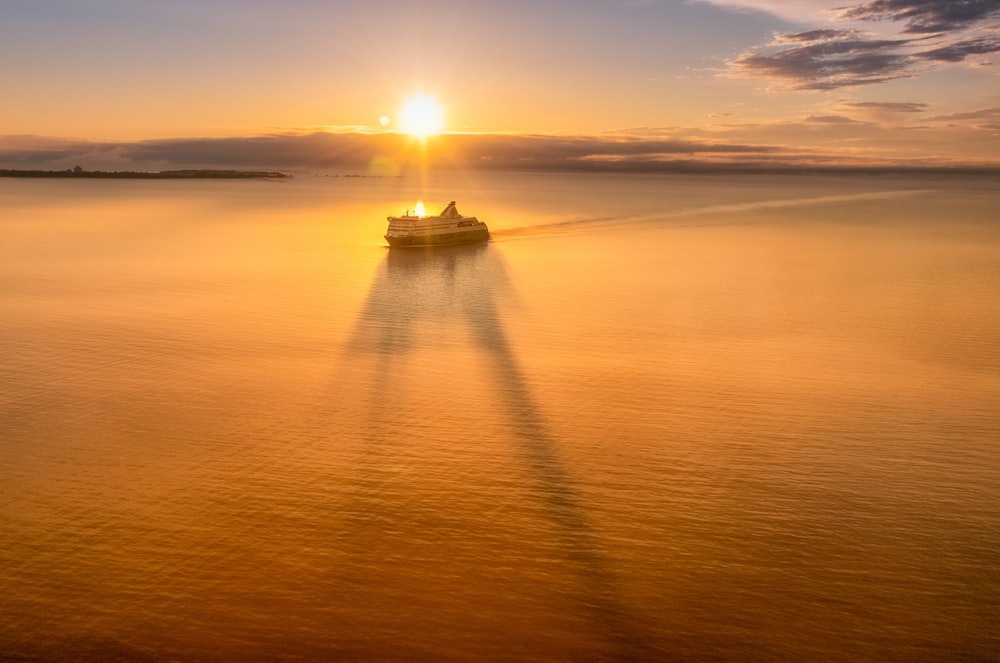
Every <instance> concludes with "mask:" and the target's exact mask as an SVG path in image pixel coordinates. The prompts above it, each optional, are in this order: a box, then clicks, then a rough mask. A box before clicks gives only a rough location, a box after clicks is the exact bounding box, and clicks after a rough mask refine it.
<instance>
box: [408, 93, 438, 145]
mask: <svg viewBox="0 0 1000 663" xmlns="http://www.w3.org/2000/svg"><path fill="white" fill-rule="evenodd" d="M399 124H400V127H401V128H402V130H403V131H405V132H406V133H408V134H410V135H411V136H416V137H418V138H426V137H427V136H430V135H431V134H436V133H437V132H439V131H441V129H442V128H443V127H444V112H443V111H442V110H441V107H440V106H438V105H437V102H435V101H434V100H433V99H429V98H427V97H414V98H412V99H410V100H409V101H407V102H406V103H405V104H404V105H403V109H402V110H401V111H400V114H399Z"/></svg>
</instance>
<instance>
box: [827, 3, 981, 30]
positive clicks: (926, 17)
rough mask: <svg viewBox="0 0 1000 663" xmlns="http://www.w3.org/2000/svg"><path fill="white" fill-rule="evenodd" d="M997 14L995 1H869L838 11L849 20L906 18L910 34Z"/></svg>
mask: <svg viewBox="0 0 1000 663" xmlns="http://www.w3.org/2000/svg"><path fill="white" fill-rule="evenodd" d="M997 15H1000V4H998V3H997V0H871V2H866V3H864V4H861V5H857V6H855V7H847V8H845V9H844V10H843V11H842V12H841V13H840V16H841V17H842V18H845V19H851V20H867V21H871V20H890V21H905V22H906V27H905V28H904V30H903V32H905V33H910V34H930V33H940V32H955V31H957V30H961V29H964V28H966V27H969V26H972V25H974V24H976V23H979V22H981V21H984V20H986V19H988V18H990V17H993V16H997Z"/></svg>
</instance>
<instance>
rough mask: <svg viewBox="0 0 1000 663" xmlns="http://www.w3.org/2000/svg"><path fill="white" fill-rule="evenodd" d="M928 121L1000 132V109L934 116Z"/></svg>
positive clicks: (984, 109)
mask: <svg viewBox="0 0 1000 663" xmlns="http://www.w3.org/2000/svg"><path fill="white" fill-rule="evenodd" d="M928 120H929V121H932V122H947V123H961V124H964V125H967V126H972V127H974V128H976V129H984V130H986V131H1000V107H997V108H983V109H980V110H975V111H968V112H965V113H951V114H949V115H935V116H934V117H931V118H928Z"/></svg>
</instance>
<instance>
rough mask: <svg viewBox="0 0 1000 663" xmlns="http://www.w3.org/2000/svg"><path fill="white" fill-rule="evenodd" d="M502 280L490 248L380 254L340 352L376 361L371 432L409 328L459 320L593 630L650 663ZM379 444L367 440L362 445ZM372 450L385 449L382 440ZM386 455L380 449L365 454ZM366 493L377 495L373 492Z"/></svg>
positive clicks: (412, 332) (407, 346) (412, 340)
mask: <svg viewBox="0 0 1000 663" xmlns="http://www.w3.org/2000/svg"><path fill="white" fill-rule="evenodd" d="M509 288H510V282H509V278H508V276H507V273H506V269H505V266H504V262H503V260H502V258H501V256H500V255H499V253H498V251H497V250H496V249H495V248H491V247H490V245H489V244H485V243H484V244H477V245H469V246H456V247H437V248H434V249H396V250H388V251H387V256H386V259H385V261H384V263H383V265H382V266H381V268H380V270H379V273H378V274H377V275H376V278H375V280H374V282H373V284H372V287H371V289H370V290H369V294H368V298H367V300H366V302H365V305H364V308H363V309H362V311H361V314H360V315H359V318H358V321H357V323H356V325H355V328H354V332H353V334H352V336H351V338H350V340H349V343H348V352H350V353H366V354H372V353H374V354H375V355H376V364H375V366H376V368H375V372H376V375H375V376H373V377H374V381H373V383H372V403H373V408H372V412H371V414H370V416H369V424H368V425H369V427H372V428H373V429H377V428H380V427H381V426H383V425H384V424H382V423H381V422H382V419H383V414H382V413H381V412H380V411H377V409H376V408H377V404H378V403H379V402H380V398H379V395H380V394H387V393H393V392H392V389H393V388H394V387H396V388H401V387H402V385H396V384H394V383H395V382H396V381H398V380H400V377H399V374H400V373H402V372H403V370H404V369H403V366H404V365H405V355H406V353H408V352H409V351H410V350H411V349H413V348H414V347H415V344H416V346H419V344H420V343H421V342H424V341H423V339H422V338H420V336H419V335H418V333H417V330H416V329H415V326H416V325H417V324H419V323H420V322H421V321H423V320H427V319H430V320H443V319H445V318H449V319H457V320H458V321H460V322H462V323H463V324H465V325H466V326H467V327H468V328H469V330H470V332H471V337H472V339H473V340H474V342H475V343H476V345H477V347H478V348H480V349H481V350H482V351H483V352H484V354H485V357H486V358H487V360H488V362H489V366H490V367H491V371H490V373H491V376H492V378H493V379H494V381H495V383H496V387H497V388H498V390H499V392H500V402H501V404H502V405H503V411H504V414H505V416H506V418H507V419H508V421H509V423H510V425H511V427H512V429H513V430H514V431H515V433H516V437H517V439H518V440H519V442H520V451H521V455H522V457H523V461H524V469H525V479H526V480H527V482H528V484H529V485H530V486H531V487H532V488H533V489H534V492H536V493H537V494H539V495H540V496H541V499H542V500H543V501H544V504H543V507H544V510H545V513H546V514H547V516H548V519H549V521H550V523H551V526H552V530H553V534H554V536H555V537H556V540H557V541H558V545H559V547H560V549H561V550H562V553H563V555H564V560H565V562H566V563H568V564H569V565H571V568H570V569H569V570H570V571H571V572H572V573H575V574H576V575H577V576H578V578H579V584H580V587H581V596H579V597H578V598H579V601H580V603H581V604H582V605H584V606H586V609H587V610H588V612H589V614H590V619H591V620H592V621H593V623H594V626H595V627H596V630H598V631H600V632H601V633H602V635H603V637H604V638H605V639H606V640H607V641H608V645H609V646H610V647H611V648H612V649H613V650H614V656H615V658H618V659H644V658H649V656H650V651H649V650H648V648H647V645H646V643H645V642H644V641H645V638H643V637H642V636H641V634H640V633H639V630H640V629H639V627H638V624H636V622H635V621H634V619H633V618H632V617H631V616H630V615H629V614H628V612H627V611H626V610H625V607H624V606H623V604H622V601H621V600H620V598H619V597H618V594H619V592H618V590H617V583H616V582H615V579H614V577H613V574H612V573H611V572H610V569H609V567H608V563H607V561H606V560H605V559H604V557H603V556H602V554H601V553H600V550H599V545H598V542H597V540H596V539H595V537H594V535H593V533H592V532H591V529H590V527H589V526H588V524H587V519H586V514H585V511H584V508H583V506H582V505H581V503H580V500H579V498H578V497H577V495H576V492H575V490H574V488H573V485H572V482H571V480H570V478H569V477H568V475H567V473H566V471H565V469H564V467H563V464H562V463H561V461H560V459H559V456H558V454H557V452H556V448H555V447H556V445H555V443H554V439H553V438H552V435H551V434H550V433H549V431H548V430H547V428H546V426H545V423H544V420H543V417H542V415H541V414H540V412H539V408H538V406H537V405H536V403H535V400H534V398H533V397H532V394H531V388H530V386H529V384H528V381H527V380H526V379H525V377H524V374H523V372H522V369H521V366H520V364H519V362H518V360H517V356H516V354H515V352H514V349H513V348H512V346H511V343H510V340H509V338H508V335H507V332H506V330H505V329H504V325H503V321H502V319H501V317H500V314H499V308H498V307H499V305H500V302H499V300H500V298H501V295H503V294H504V292H505V291H507V290H509ZM376 438H378V439H385V438H383V437H381V436H375V435H372V437H371V438H370V439H369V443H371V444H375V442H374V440H375V439H376ZM380 444H382V445H384V444H385V442H381V443H380ZM372 451H374V452H376V453H375V455H377V456H382V457H385V456H386V455H387V454H386V450H385V449H372ZM369 488H372V489H377V483H376V484H370V485H369Z"/></svg>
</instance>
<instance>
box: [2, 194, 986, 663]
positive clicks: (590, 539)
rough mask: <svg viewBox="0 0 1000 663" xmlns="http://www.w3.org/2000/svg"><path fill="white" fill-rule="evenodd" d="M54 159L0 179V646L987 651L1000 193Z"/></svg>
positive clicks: (139, 652)
mask: <svg viewBox="0 0 1000 663" xmlns="http://www.w3.org/2000/svg"><path fill="white" fill-rule="evenodd" d="M477 177H478V179H477ZM80 184H81V183H79V182H64V183H59V182H43V183H39V182H33V183H24V184H22V183H17V186H13V185H11V184H10V183H8V182H0V204H3V206H4V207H3V208H4V210H5V212H6V213H5V215H4V217H3V219H0V240H2V241H0V350H2V353H3V359H4V360H3V362H2V363H0V417H2V423H3V438H2V446H0V486H2V487H0V497H2V498H3V504H4V506H3V508H2V510H0V587H2V588H3V592H2V593H0V652H3V655H4V656H10V657H15V658H17V657H22V658H29V659H32V658H41V659H56V660H58V659H73V660H81V659H83V660H87V659H90V660H102V659H107V658H109V657H110V658H115V657H117V658H144V657H145V658H150V657H152V658H157V657H160V658H177V659H190V658H204V657H206V656H217V657H221V658H227V659H242V658H268V659H271V658H365V659H369V658H376V659H382V660H398V659H400V658H403V659H412V658H424V657H434V658H461V659H468V658H517V659H525V660H567V659H570V660H593V659H606V660H616V659H622V658H637V659H655V658H694V659H717V660H734V659H746V658H750V659H766V660H809V659H811V660H828V659H831V658H833V659H892V658H947V659H953V658H963V657H965V658H989V657H990V656H993V655H995V653H996V652H997V651H998V649H1000V641H998V640H997V636H996V634H997V633H998V632H1000V623H998V622H997V619H998V617H997V616H998V615H1000V604H998V600H997V597H998V596H1000V586H998V579H997V575H996V574H995V572H994V570H995V567H996V561H997V560H996V555H995V553H994V552H993V551H995V550H996V549H997V548H998V547H1000V539H998V536H997V532H998V531H1000V522H998V516H997V512H996V509H995V504H996V502H997V499H998V497H1000V467H998V465H997V463H996V461H995V458H996V457H997V452H998V451H1000V448H998V440H1000V419H998V415H997V413H996V408H995V405H996V402H997V401H998V397H1000V377H998V376H1000V351H998V348H1000V343H998V342H997V341H998V340H1000V339H998V338H997V331H996V330H997V329H1000V304H998V302H1000V297H997V293H998V292H1000V276H998V275H1000V235H998V229H997V228H996V226H995V223H993V219H995V218H998V216H1000V200H998V196H997V195H996V193H995V192H993V191H992V190H991V189H990V188H989V187H987V186H979V185H978V184H976V183H975V182H969V183H958V182H954V181H952V182H939V181H933V180H920V181H906V180H901V179H892V180H887V181H871V180H865V181H858V180H853V179H842V180H841V179H836V178H711V177H691V178H679V179H678V178H648V177H642V178H619V177H594V176H578V177H556V176H545V177H541V176H531V177H526V176H516V175H497V176H495V177H494V176H491V177H489V178H487V177H485V176H481V175H480V176H475V175H473V174H465V175H463V176H462V177H456V178H455V179H454V180H453V181H450V182H440V181H439V185H438V187H437V188H436V189H434V188H432V189H430V190H427V189H424V188H421V187H419V186H417V185H416V184H412V183H409V182H407V181H406V180H401V179H394V178H388V179H384V180H380V179H375V180H364V179H358V180H350V181H347V180H332V179H331V180H326V179H319V178H317V179H315V180H309V179H306V178H299V179H297V180H293V181H290V182H288V183H284V184H281V185H270V184H267V185H259V184H254V183H248V182H240V183H218V182H213V183H191V182H186V183H169V182H159V183H123V182H91V183H87V184H88V186H86V187H83V186H79V185H80ZM790 192H794V193H790ZM459 194H461V195H459ZM455 198H458V199H459V200H460V203H462V208H463V210H467V211H468V213H470V214H476V215H477V216H479V217H480V218H482V219H483V220H485V221H486V222H487V223H489V224H490V227H491V230H493V232H494V236H495V241H492V242H489V243H486V244H479V245H472V246H466V247H452V248H443V249H436V250H432V251H423V250H415V251H409V250H402V251H398V250H392V251H390V250H388V249H386V248H385V247H383V246H382V245H381V244H382V243H381V241H380V237H381V234H382V232H383V231H384V224H385V221H384V217H385V215H386V214H391V213H396V212H398V211H399V209H402V208H403V207H404V206H405V205H406V204H407V203H408V202H410V204H412V201H413V200H417V199H424V200H427V201H428V204H430V205H432V206H435V205H436V204H437V202H436V201H442V200H443V201H447V200H451V199H455ZM432 201H434V202H432ZM789 201H792V202H789ZM795 201H797V202H795ZM592 219H599V220H600V222H599V223H591V222H589V221H588V220H592Z"/></svg>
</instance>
